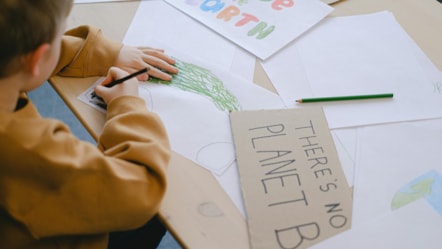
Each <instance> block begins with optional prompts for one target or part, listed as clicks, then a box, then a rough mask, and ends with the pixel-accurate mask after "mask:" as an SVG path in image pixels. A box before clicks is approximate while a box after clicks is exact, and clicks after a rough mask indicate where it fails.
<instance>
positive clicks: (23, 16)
mask: <svg viewBox="0 0 442 249" xmlns="http://www.w3.org/2000/svg"><path fill="white" fill-rule="evenodd" d="M72 2H73V0H1V1H0V78H3V77H6V76H9V75H11V74H13V73H15V72H17V71H18V70H19V69H20V67H22V63H21V61H22V60H21V59H22V57H23V56H24V55H26V54H28V53H30V52H32V51H34V50H35V49H37V48H38V47H39V46H40V45H42V44H44V43H51V42H52V41H53V39H54V38H55V35H56V34H57V31H58V29H59V25H60V22H61V20H63V19H62V18H65V17H66V16H67V15H68V14H69V12H70V10H71V8H72Z"/></svg>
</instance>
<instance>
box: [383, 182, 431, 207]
mask: <svg viewBox="0 0 442 249" xmlns="http://www.w3.org/2000/svg"><path fill="white" fill-rule="evenodd" d="M433 181H434V180H433V179H423V180H422V181H420V182H417V183H416V184H414V185H411V186H410V187H409V191H407V192H401V191H399V192H397V193H396V195H395V196H394V198H393V201H392V202H391V208H392V209H393V210H394V209H398V208H400V207H403V206H405V205H407V204H409V203H411V202H413V201H416V200H419V199H421V198H424V197H425V196H427V195H429V194H430V193H431V185H433Z"/></svg>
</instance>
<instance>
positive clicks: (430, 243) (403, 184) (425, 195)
mask: <svg viewBox="0 0 442 249" xmlns="http://www.w3.org/2000/svg"><path fill="white" fill-rule="evenodd" d="M441 126H442V120H441V119H435V120H426V121H415V122H403V123H397V124H386V125H379V126H370V127H362V128H359V129H358V150H357V155H358V156H357V158H358V160H357V162H358V164H357V165H358V166H357V173H356V174H357V176H356V181H355V188H354V206H353V207H354V210H353V227H352V229H351V230H349V231H347V232H345V233H343V234H340V235H337V236H335V237H333V238H330V239H328V240H326V241H324V242H322V243H320V244H318V245H316V246H314V247H313V248H314V249H321V248H363V249H364V248H367V249H368V248H380V249H390V248H404V249H414V248H430V249H433V248H434V249H436V248H439V247H440V245H441V242H442V237H441V236H440V231H441V230H442V175H441V174H442V164H441V163H440V162H441V159H442V156H441V153H440V148H442V133H441V128H440V127H441Z"/></svg>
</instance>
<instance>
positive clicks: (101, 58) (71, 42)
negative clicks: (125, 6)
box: [53, 26, 178, 80]
mask: <svg viewBox="0 0 442 249" xmlns="http://www.w3.org/2000/svg"><path fill="white" fill-rule="evenodd" d="M174 63H175V61H174V60H173V59H172V58H170V57H168V56H167V55H165V54H164V53H163V51H162V50H158V49H152V48H146V47H140V48H136V47H131V46H126V45H123V44H121V43H117V42H114V41H111V40H109V39H107V38H105V37H104V36H103V34H102V32H101V30H99V29H98V28H95V27H91V26H79V27H77V28H75V29H71V30H69V31H67V32H66V33H65V36H64V37H63V41H62V48H61V54H60V60H59V62H58V65H57V67H56V68H55V70H54V72H53V75H55V74H58V75H60V76H67V77H89V76H104V75H106V73H107V71H108V70H109V68H110V67H111V66H117V67H120V68H123V69H124V70H125V71H127V72H129V73H131V72H134V71H137V70H139V69H142V68H145V67H147V66H148V67H150V68H151V70H149V74H150V75H152V76H154V77H157V78H160V79H162V80H170V79H171V75H170V74H175V73H177V72H178V70H177V69H176V68H175V67H174V66H173V64H174ZM147 78H148V75H142V76H139V77H138V79H139V80H146V79H147Z"/></svg>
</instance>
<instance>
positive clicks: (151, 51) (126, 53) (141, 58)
mask: <svg viewBox="0 0 442 249" xmlns="http://www.w3.org/2000/svg"><path fill="white" fill-rule="evenodd" d="M174 64H175V60H174V59H172V58H170V57H169V56H167V55H166V54H164V50H161V49H155V48H150V47H131V46H125V45H124V46H123V47H122V48H121V50H120V54H119V55H118V58H117V61H116V62H115V66H116V67H119V68H121V69H123V70H125V71H127V72H129V73H133V72H135V71H138V70H140V69H142V68H145V67H148V68H150V70H149V71H148V73H146V74H141V75H139V76H137V79H138V80H140V81H145V80H147V79H149V75H150V76H153V77H155V78H159V79H161V80H171V79H172V76H171V75H170V74H176V73H178V69H177V68H176V67H174V66H173V65H174Z"/></svg>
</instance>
